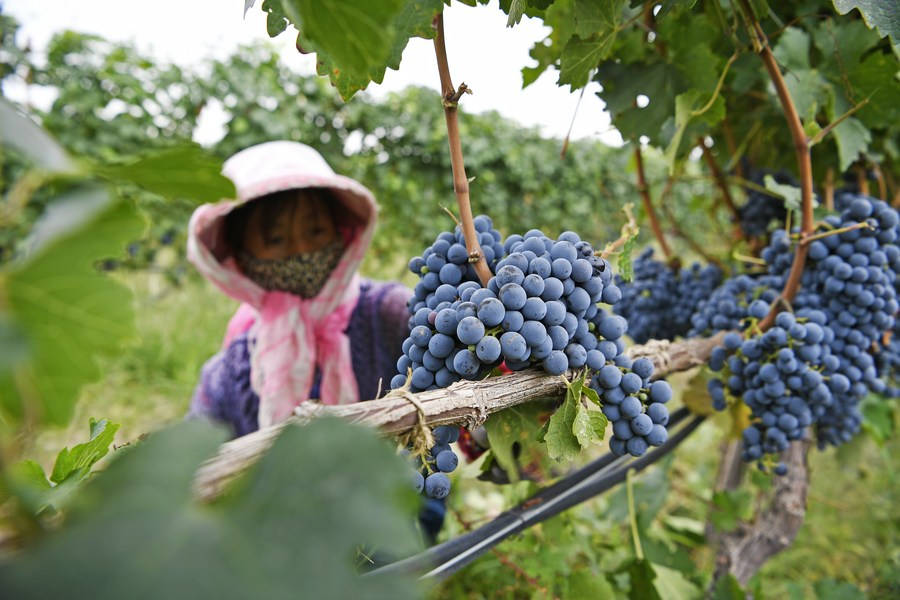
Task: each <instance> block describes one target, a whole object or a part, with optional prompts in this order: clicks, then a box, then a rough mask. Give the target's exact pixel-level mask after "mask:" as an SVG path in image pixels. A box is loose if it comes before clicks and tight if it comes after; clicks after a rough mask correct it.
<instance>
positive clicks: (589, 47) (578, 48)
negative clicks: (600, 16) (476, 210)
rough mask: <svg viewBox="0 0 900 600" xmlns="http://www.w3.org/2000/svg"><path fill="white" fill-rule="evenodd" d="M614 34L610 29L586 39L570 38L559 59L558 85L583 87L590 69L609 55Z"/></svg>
mask: <svg viewBox="0 0 900 600" xmlns="http://www.w3.org/2000/svg"><path fill="white" fill-rule="evenodd" d="M615 36H616V33H615V30H612V31H609V32H606V33H602V34H597V35H595V36H592V37H590V38H588V39H581V38H579V37H573V38H572V39H570V40H569V42H568V43H567V44H566V47H565V48H563V52H562V56H560V59H559V85H569V86H571V88H572V89H573V90H576V89H579V88H582V87H584V86H585V84H587V82H588V79H589V78H590V75H591V71H593V70H594V69H595V68H596V67H597V65H598V64H599V63H600V61H601V60H602V59H604V58H606V57H607V56H609V51H610V50H611V49H612V45H613V42H614V41H615Z"/></svg>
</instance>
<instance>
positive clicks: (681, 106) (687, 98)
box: [665, 89, 725, 174]
mask: <svg viewBox="0 0 900 600" xmlns="http://www.w3.org/2000/svg"><path fill="white" fill-rule="evenodd" d="M709 98H710V93H707V92H701V91H700V90H697V89H691V90H689V91H687V92H685V93H683V94H678V96H676V97H675V133H674V134H673V135H672V139H671V141H670V142H669V145H668V146H667V147H666V152H665V156H666V162H667V163H668V165H669V173H670V174H674V173H675V161H676V159H677V157H678V153H679V148H680V147H681V140H682V138H683V137H684V133H685V131H687V128H688V125H690V124H691V122H692V121H693V122H696V123H700V124H704V125H715V124H716V123H718V122H719V121H721V120H722V119H724V118H725V99H724V98H723V97H722V96H721V95H718V96H716V99H715V100H714V101H713V102H712V104H709Z"/></svg>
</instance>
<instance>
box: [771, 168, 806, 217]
mask: <svg viewBox="0 0 900 600" xmlns="http://www.w3.org/2000/svg"><path fill="white" fill-rule="evenodd" d="M763 184H764V185H765V186H766V189H767V190H769V191H770V192H772V193H773V194H775V195H776V196H779V197H780V198H781V199H783V200H784V206H785V207H786V208H787V209H788V210H792V211H798V210H800V203H801V200H802V196H803V191H802V190H801V189H800V188H798V187H796V186H793V185H788V184H786V183H778V182H777V181H775V178H774V177H772V176H771V175H766V176H765V177H764V178H763Z"/></svg>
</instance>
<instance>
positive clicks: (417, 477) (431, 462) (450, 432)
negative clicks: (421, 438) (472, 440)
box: [406, 425, 459, 500]
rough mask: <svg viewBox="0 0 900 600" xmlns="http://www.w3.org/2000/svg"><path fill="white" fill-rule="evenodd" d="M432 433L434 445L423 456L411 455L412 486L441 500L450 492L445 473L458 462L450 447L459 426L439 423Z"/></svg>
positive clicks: (457, 437)
mask: <svg viewBox="0 0 900 600" xmlns="http://www.w3.org/2000/svg"><path fill="white" fill-rule="evenodd" d="M432 435H433V437H434V446H432V447H431V448H429V449H428V452H427V453H426V454H425V456H424V457H419V456H416V457H411V458H412V460H413V462H414V466H415V471H414V472H413V487H414V488H415V490H416V492H419V493H424V494H425V496H426V497H427V498H432V499H434V500H443V499H444V498H446V497H447V495H448V494H450V478H449V477H447V473H452V472H453V471H454V470H455V469H456V466H457V465H458V464H459V457H458V456H457V455H456V453H455V452H453V449H452V448H451V447H450V444H452V443H454V442H456V440H458V439H459V428H458V427H453V426H450V425H441V426H438V427H435V428H434V430H433V431H432ZM406 452H408V450H407V451H406Z"/></svg>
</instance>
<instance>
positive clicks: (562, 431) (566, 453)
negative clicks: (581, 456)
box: [544, 380, 581, 462]
mask: <svg viewBox="0 0 900 600" xmlns="http://www.w3.org/2000/svg"><path fill="white" fill-rule="evenodd" d="M576 381H577V380H576ZM572 385H573V386H574V385H575V382H573V383H572ZM579 405H580V400H576V399H575V394H574V393H573V391H572V387H569V390H568V391H567V392H566V399H565V401H564V402H563V403H562V406H560V407H559V408H558V409H557V410H556V412H555V413H553V416H551V417H550V422H549V424H548V425H547V433H546V435H545V436H544V441H545V442H546V444H547V454H549V455H550V458H552V459H553V460H556V461H566V462H568V461H571V460H572V459H574V458H575V457H576V456H578V453H579V452H580V451H581V444H579V442H578V438H576V437H575V434H574V433H573V432H572V426H573V425H574V424H575V414H576V413H577V411H578V406H579Z"/></svg>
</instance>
